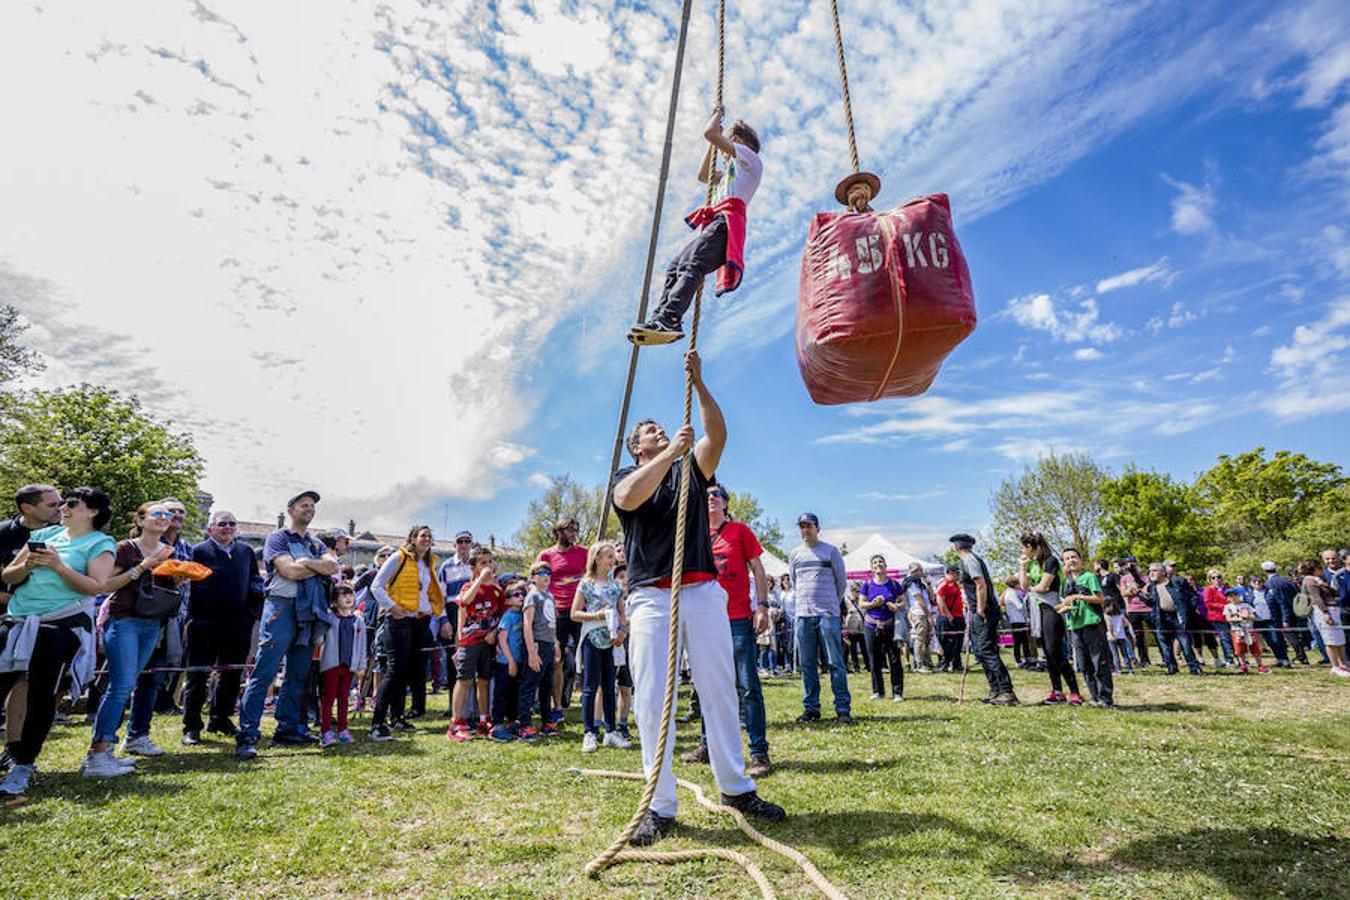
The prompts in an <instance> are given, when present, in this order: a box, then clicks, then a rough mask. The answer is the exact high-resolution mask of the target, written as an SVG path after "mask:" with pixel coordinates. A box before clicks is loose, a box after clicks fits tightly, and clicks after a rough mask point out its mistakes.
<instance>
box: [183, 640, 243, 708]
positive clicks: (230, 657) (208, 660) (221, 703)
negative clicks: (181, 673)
mask: <svg viewBox="0 0 1350 900" xmlns="http://www.w3.org/2000/svg"><path fill="white" fill-rule="evenodd" d="M185 634H186V637H187V665H188V668H189V669H191V670H192V671H189V672H188V673H187V678H186V679H185V680H184V686H183V730H184V731H201V730H202V705H203V704H204V703H205V702H206V683H207V680H208V679H209V678H210V676H211V673H210V672H207V671H205V670H201V671H198V670H197V667H199V666H239V665H243V664H244V663H245V662H246V661H247V660H248V645H249V639H250V638H251V637H252V635H253V620H252V619H232V620H226V621H208V620H204V619H190V620H189V621H188V623H187V628H186V629H185ZM242 676H243V671H242V670H241V669H235V668H229V669H221V670H219V671H218V672H217V673H216V689H215V691H214V692H212V695H211V719H210V722H211V727H212V728H215V727H217V726H224V725H226V724H228V723H229V720H230V716H231V715H232V714H233V713H234V704H235V702H236V701H238V699H239V680H240V678H241V677H242Z"/></svg>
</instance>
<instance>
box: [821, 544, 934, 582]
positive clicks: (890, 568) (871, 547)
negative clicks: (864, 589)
mask: <svg viewBox="0 0 1350 900" xmlns="http://www.w3.org/2000/svg"><path fill="white" fill-rule="evenodd" d="M878 553H880V554H881V555H882V556H884V557H886V571H887V572H889V573H890V574H891V576H892V577H896V576H901V575H904V574H905V572H906V571H907V570H908V569H909V567H910V566H911V565H913V564H914V563H922V564H923V567H924V571H928V570H929V569H932V568H934V567H936V568H937V570H938V571H941V569H942V564H941V563H935V562H933V561H931V560H925V559H920V558H919V557H917V556H915V555H914V554H913V553H909V552H907V551H904V550H901V549H900V548H899V547H897V546H895V545H894V544H892V543H891V542H890V541H888V540H886V539H885V538H884V537H882V536H881V535H879V534H875V533H874V534H873V535H872V536H871V537H869V538H868V539H867V540H865V541H863V542H862V544H860V545H859V546H858V549H856V550H854V551H852V552H851V553H849V554H848V556H845V557H844V570H845V571H846V572H847V573H848V577H849V578H866V577H868V576H869V575H871V574H872V557H874V556H876V555H877V554H878Z"/></svg>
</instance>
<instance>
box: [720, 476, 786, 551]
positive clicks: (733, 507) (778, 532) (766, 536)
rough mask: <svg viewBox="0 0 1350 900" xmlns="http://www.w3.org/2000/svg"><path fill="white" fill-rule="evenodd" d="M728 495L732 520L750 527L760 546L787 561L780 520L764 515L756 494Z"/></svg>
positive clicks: (733, 492) (732, 492)
mask: <svg viewBox="0 0 1350 900" xmlns="http://www.w3.org/2000/svg"><path fill="white" fill-rule="evenodd" d="M727 493H728V494H729V495H730V497H729V499H728V500H727V512H728V513H729V514H730V515H731V518H733V519H735V520H736V521H737V522H744V523H745V524H746V525H749V526H750V530H751V531H753V532H754V533H755V537H757V538H759V543H760V546H762V547H763V548H764V549H765V550H772V551H773V552H774V555H775V556H778V557H779V558H781V559H786V558H787V553H785V552H784V551H783V529H782V528H781V527H780V526H779V524H778V520H777V519H770V518H769V517H768V516H766V515H765V514H764V508H763V507H762V506H760V503H759V500H757V499H756V498H755V495H754V494H750V493H746V492H743V491H727Z"/></svg>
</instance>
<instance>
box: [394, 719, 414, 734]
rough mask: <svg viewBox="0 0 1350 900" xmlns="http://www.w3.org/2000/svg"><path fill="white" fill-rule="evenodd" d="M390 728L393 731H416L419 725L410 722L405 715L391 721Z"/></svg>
mask: <svg viewBox="0 0 1350 900" xmlns="http://www.w3.org/2000/svg"><path fill="white" fill-rule="evenodd" d="M389 729H390V730H391V731H416V730H417V726H416V725H414V724H413V723H411V722H409V721H408V720H407V718H406V717H405V718H402V719H395V720H394V721H392V722H390V723H389Z"/></svg>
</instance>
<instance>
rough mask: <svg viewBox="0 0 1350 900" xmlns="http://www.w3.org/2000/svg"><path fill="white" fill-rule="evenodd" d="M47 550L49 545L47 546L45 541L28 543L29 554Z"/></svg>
mask: <svg viewBox="0 0 1350 900" xmlns="http://www.w3.org/2000/svg"><path fill="white" fill-rule="evenodd" d="M46 549H47V544H46V542H45V541H29V542H28V552H29V553H32V552H34V551H36V550H46Z"/></svg>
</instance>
